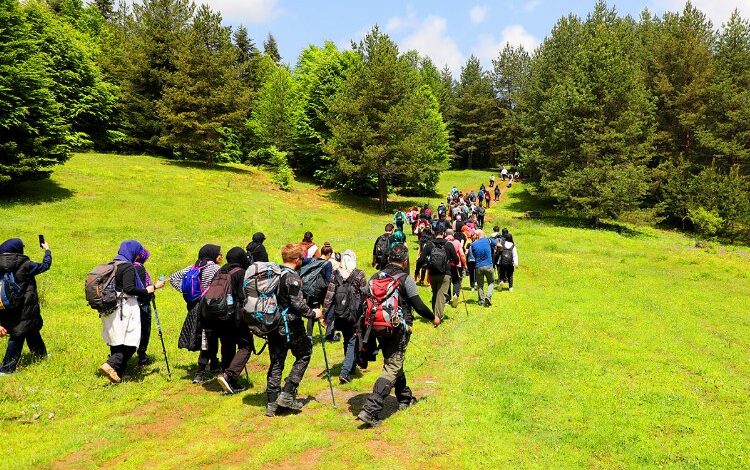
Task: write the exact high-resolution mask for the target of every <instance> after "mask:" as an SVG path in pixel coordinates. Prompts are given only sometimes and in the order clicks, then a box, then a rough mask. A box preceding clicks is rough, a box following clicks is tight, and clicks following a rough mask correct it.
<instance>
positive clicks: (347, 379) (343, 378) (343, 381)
mask: <svg viewBox="0 0 750 470" xmlns="http://www.w3.org/2000/svg"><path fill="white" fill-rule="evenodd" d="M351 382H352V376H351V375H342V376H341V377H339V383H340V384H341V385H345V384H348V383H351Z"/></svg>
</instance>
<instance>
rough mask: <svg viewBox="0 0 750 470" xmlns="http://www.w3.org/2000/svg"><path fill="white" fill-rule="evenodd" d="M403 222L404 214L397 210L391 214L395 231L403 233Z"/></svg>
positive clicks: (404, 219)
mask: <svg viewBox="0 0 750 470" xmlns="http://www.w3.org/2000/svg"><path fill="white" fill-rule="evenodd" d="M404 222H406V214H404V211H402V210H397V211H396V212H394V213H393V224H394V225H395V226H396V229H398V230H401V231H402V232H403V231H404Z"/></svg>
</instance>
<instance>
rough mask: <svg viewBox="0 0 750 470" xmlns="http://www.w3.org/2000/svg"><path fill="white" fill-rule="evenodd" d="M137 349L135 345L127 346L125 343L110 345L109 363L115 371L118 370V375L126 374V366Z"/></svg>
mask: <svg viewBox="0 0 750 470" xmlns="http://www.w3.org/2000/svg"><path fill="white" fill-rule="evenodd" d="M135 350H136V347H135V346H125V345H124V344H120V345H118V346H110V347H109V359H107V364H109V365H110V366H112V368H113V369H114V370H115V372H117V375H119V376H120V377H122V376H123V375H125V368H126V367H127V366H128V361H129V360H130V358H131V357H133V354H135Z"/></svg>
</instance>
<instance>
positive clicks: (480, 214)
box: [477, 206, 485, 217]
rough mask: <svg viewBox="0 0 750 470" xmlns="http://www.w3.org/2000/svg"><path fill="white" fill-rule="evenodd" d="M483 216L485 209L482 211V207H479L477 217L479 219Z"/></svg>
mask: <svg viewBox="0 0 750 470" xmlns="http://www.w3.org/2000/svg"><path fill="white" fill-rule="evenodd" d="M484 214H485V209H484V207H482V206H479V207H478V208H477V215H478V216H479V217H484Z"/></svg>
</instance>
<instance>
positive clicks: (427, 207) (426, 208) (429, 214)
mask: <svg viewBox="0 0 750 470" xmlns="http://www.w3.org/2000/svg"><path fill="white" fill-rule="evenodd" d="M422 211H423V212H424V214H425V215H426V216H427V218H428V219H431V218H432V209H430V204H429V203H427V202H425V204H424V207H422Z"/></svg>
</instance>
